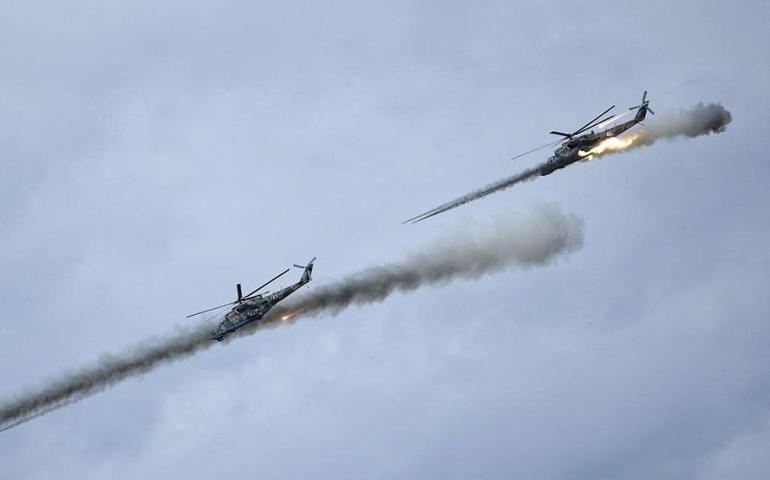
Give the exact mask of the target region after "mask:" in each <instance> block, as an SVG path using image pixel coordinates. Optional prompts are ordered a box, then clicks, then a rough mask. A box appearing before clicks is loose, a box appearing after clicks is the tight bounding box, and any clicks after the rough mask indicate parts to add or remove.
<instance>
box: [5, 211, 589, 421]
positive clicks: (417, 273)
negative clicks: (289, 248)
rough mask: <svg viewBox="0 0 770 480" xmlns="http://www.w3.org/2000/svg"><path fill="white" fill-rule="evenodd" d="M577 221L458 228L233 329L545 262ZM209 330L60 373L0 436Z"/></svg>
mask: <svg viewBox="0 0 770 480" xmlns="http://www.w3.org/2000/svg"><path fill="white" fill-rule="evenodd" d="M582 241H583V231H582V223H581V221H580V220H579V219H578V218H576V217H575V216H573V215H567V214H564V213H561V212H560V211H558V210H556V209H552V208H551V209H548V208H543V209H539V210H536V211H534V212H533V213H531V214H529V215H527V216H524V217H518V218H510V217H508V218H505V219H501V220H500V221H499V222H497V223H495V224H494V225H491V226H489V227H488V228H486V229H484V228H481V229H469V228H467V226H464V227H463V229H462V230H460V231H459V232H457V233H455V234H453V235H451V236H448V237H445V238H440V239H438V240H437V241H436V242H434V244H432V245H428V246H427V247H426V248H424V249H422V250H421V251H418V252H416V253H415V254H413V255H411V256H409V257H407V259H406V260H404V261H401V262H395V263H391V264H385V265H380V266H376V267H369V268H366V269H364V270H362V271H360V272H358V273H355V274H353V275H351V276H349V277H347V278H345V279H343V280H341V281H338V282H335V283H331V284H328V285H322V286H319V287H318V288H316V289H315V290H314V291H313V292H312V293H309V294H305V295H303V296H301V297H298V298H297V299H296V300H294V301H292V302H288V301H286V303H282V304H279V305H278V306H277V307H275V308H274V309H273V310H272V311H271V312H270V313H269V314H268V315H267V316H266V317H264V318H263V320H262V321H261V322H257V323H255V324H252V325H253V327H252V328H249V327H245V328H243V329H241V330H238V331H237V332H236V333H235V335H233V336H231V337H227V338H226V339H225V341H226V342H227V341H228V340H229V339H232V338H235V337H236V336H243V335H248V334H250V333H254V332H255V331H256V330H259V329H261V328H265V327H271V326H278V325H286V324H289V323H291V322H292V321H296V320H297V319H299V318H303V317H309V316H313V315H319V314H322V313H332V314H336V313H338V312H340V311H342V310H344V309H346V308H348V307H349V306H351V305H364V304H368V303H374V302H381V301H383V300H385V299H386V298H387V297H388V296H390V295H391V294H392V293H394V292H397V291H400V292H408V291H413V290H416V289H418V288H420V287H422V286H427V285H436V284H445V283H448V282H450V281H453V280H457V279H461V278H465V279H476V278H479V277H481V276H483V275H487V274H490V273H494V272H497V271H500V270H503V269H505V268H509V267H514V266H516V267H521V268H528V267H535V266H541V265H546V264H548V263H550V262H551V261H553V260H554V259H555V258H557V257H558V256H560V255H562V254H565V253H569V252H571V251H574V250H576V249H578V248H579V247H580V246H581V245H582ZM209 333H210V327H206V326H203V325H201V326H199V327H197V328H193V329H189V330H184V331H181V332H179V333H177V334H176V335H174V336H171V337H169V338H167V339H165V340H162V341H159V342H155V343H153V344H151V345H144V346H141V347H139V348H137V349H135V350H132V351H128V352H123V353H121V354H117V355H111V356H109V357H104V358H102V359H101V360H100V361H99V362H98V363H96V364H94V365H92V366H89V367H86V368H84V369H81V370H79V371H76V372H74V373H70V374H66V375H63V376H62V377H61V378H59V379H56V380H54V381H52V382H50V383H48V384H46V385H44V386H43V387H42V388H40V389H38V390H36V391H32V392H29V393H27V394H24V395H21V396H19V397H18V398H15V399H11V400H8V401H5V402H2V403H0V431H2V430H7V429H9V428H12V427H14V426H17V425H20V424H22V423H24V422H27V421H29V420H31V419H33V418H36V417H38V416H41V415H44V414H46V413H49V412H51V411H53V410H56V409H58V408H61V407H64V406H66V405H69V404H71V403H75V402H77V401H79V400H82V399H83V398H85V397H88V396H90V395H93V394H95V393H98V392H100V391H102V390H105V389H106V388H108V387H110V386H112V385H114V384H116V383H118V382H120V381H122V380H125V379H127V378H130V377H134V376H137V375H142V374H144V373H147V372H149V371H150V370H153V369H154V368H157V367H159V366H161V365H164V364H166V363H170V362H173V361H175V360H180V359H182V358H185V357H188V356H191V355H194V354H195V353H197V352H199V351H202V350H206V349H208V348H209V347H211V346H212V345H215V344H217V343H216V342H212V341H211V340H209V338H208V337H209Z"/></svg>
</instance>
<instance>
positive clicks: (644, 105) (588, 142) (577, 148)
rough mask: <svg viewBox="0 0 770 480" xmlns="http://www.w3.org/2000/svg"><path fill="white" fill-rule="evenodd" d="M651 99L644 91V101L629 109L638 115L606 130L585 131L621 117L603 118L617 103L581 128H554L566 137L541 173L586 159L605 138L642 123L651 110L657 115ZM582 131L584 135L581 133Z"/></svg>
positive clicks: (549, 172) (553, 131)
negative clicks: (651, 104)
mask: <svg viewBox="0 0 770 480" xmlns="http://www.w3.org/2000/svg"><path fill="white" fill-rule="evenodd" d="M649 105H650V101H649V100H647V90H645V91H644V93H643V94H642V101H641V103H640V104H639V105H635V106H633V107H630V108H629V109H628V110H629V111H632V110H636V115H635V116H634V118H632V119H631V120H628V121H627V122H623V123H619V124H617V125H615V126H613V127H610V128H608V129H606V130H602V131H599V132H594V131H593V130H591V131H590V132H589V133H583V132H585V131H586V130H588V129H591V128H594V127H597V126H602V125H606V124H607V123H609V122H612V121H614V120H617V119H618V118H620V116H615V115H611V116H609V117H607V118H602V117H603V116H604V115H605V114H607V113H608V112H609V111H610V110H612V109H613V108H615V105H613V106H611V107H610V108H608V109H606V110H605V111H603V112H602V113H600V114H599V115H597V116H596V117H594V118H593V120H591V121H590V122H588V123H586V124H585V125H583V126H582V127H580V128H579V129H577V130H575V131H574V132H572V133H564V132H559V131H555V130H552V131H551V132H549V133H551V134H552V135H560V136H562V137H564V140H558V141H557V142H555V143H559V142H563V143H562V144H561V145H560V146H559V148H557V149H556V150H555V151H554V152H553V156H551V158H549V159H548V160H547V161H546V162H545V163H543V164H542V165H541V166H540V172H539V173H540V175H541V176H546V175H550V174H552V173H553V172H555V171H556V170H559V169H560V168H564V167H566V166H567V165H571V164H573V163H575V162H577V161H579V160H583V159H585V158H586V157H587V156H588V154H586V152H590V150H591V149H592V148H595V147H596V146H598V145H599V144H600V143H601V142H603V141H604V140H607V139H608V138H612V137H617V136H618V135H620V134H621V133H623V132H625V131H626V130H628V129H630V128H631V127H633V126H635V125H637V124H639V123H641V122H642V121H643V120H644V119H645V118H646V117H647V112H650V114H652V115H655V112H653V111H652V109H651V108H650V106H649ZM581 133H582V135H581ZM555 143H551V144H549V146H551V145H554V144H555Z"/></svg>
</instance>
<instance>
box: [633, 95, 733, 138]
mask: <svg viewBox="0 0 770 480" xmlns="http://www.w3.org/2000/svg"><path fill="white" fill-rule="evenodd" d="M658 117H660V118H658ZM732 120H733V116H732V114H731V113H730V111H729V110H727V109H725V107H723V106H722V105H720V104H718V103H709V104H708V105H703V104H702V103H699V104H697V105H695V106H694V107H692V108H691V109H689V110H681V111H679V112H677V113H667V114H660V115H657V116H656V117H655V119H654V121H650V122H649V123H648V124H647V125H646V126H644V127H642V128H641V129H639V130H638V131H637V134H638V135H639V136H638V137H637V138H636V140H634V143H633V144H631V146H630V148H637V147H644V146H649V145H652V144H653V143H655V142H656V141H658V140H660V139H668V140H671V139H674V138H676V137H689V138H695V137H700V136H701V135H709V134H712V133H722V132H724V131H725V130H726V129H727V125H728V124H729V123H730V122H732Z"/></svg>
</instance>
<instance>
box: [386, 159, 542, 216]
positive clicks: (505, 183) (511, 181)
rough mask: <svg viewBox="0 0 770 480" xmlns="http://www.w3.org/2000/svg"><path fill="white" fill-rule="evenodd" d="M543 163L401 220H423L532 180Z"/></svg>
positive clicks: (538, 172)
mask: <svg viewBox="0 0 770 480" xmlns="http://www.w3.org/2000/svg"><path fill="white" fill-rule="evenodd" d="M541 166H542V165H538V166H537V167H535V168H530V169H529V170H524V171H523V172H521V173H517V174H516V175H511V176H510V177H505V178H503V179H501V180H498V181H496V182H494V183H490V184H489V185H487V186H486V187H484V188H480V189H478V190H474V191H472V192H471V193H468V194H466V195H463V196H462V197H458V198H456V199H454V200H452V201H449V202H447V203H444V204H442V205H439V206H438V207H436V208H434V209H432V210H428V211H427V212H423V213H421V214H419V215H417V216H416V217H412V218H410V219H408V220H404V221H403V222H401V223H402V224H404V223H409V222H412V223H417V222H421V221H423V220H426V219H428V218H430V217H432V216H434V215H438V214H439V213H443V212H446V211H447V210H451V209H453V208H457V207H459V206H461V205H465V204H466V203H468V202H472V201H474V200H478V199H480V198H483V197H486V196H487V195H489V194H492V193H495V192H499V191H500V190H505V189H506V188H509V187H512V186H514V185H516V184H517V183H521V182H524V181H527V180H532V179H533V178H535V177H536V176H538V175H539V174H540V167H541Z"/></svg>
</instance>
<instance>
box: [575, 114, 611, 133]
mask: <svg viewBox="0 0 770 480" xmlns="http://www.w3.org/2000/svg"><path fill="white" fill-rule="evenodd" d="M615 117H616V116H615V115H610V116H609V117H604V118H602V119H601V120H597V121H595V122H594V123H592V124H590V125H586V126H585V127H583V128H581V129H580V130H578V131H577V132H575V133H573V134H572V135H578V134H581V133H583V132H585V131H586V130H589V129H591V128H594V127H595V126H597V125H600V124H602V123H605V122H611V121H612V120H614V119H615ZM618 117H619V115H618Z"/></svg>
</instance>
